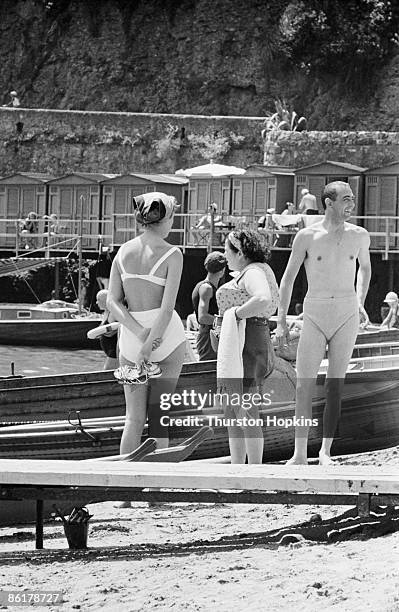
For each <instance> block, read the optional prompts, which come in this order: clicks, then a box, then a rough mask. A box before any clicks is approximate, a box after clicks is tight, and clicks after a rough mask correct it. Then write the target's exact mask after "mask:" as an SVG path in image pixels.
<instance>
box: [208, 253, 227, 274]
mask: <svg viewBox="0 0 399 612" xmlns="http://www.w3.org/2000/svg"><path fill="white" fill-rule="evenodd" d="M226 264H227V261H226V258H225V256H224V255H223V253H220V252H219V251H214V252H213V253H209V255H208V256H207V257H206V259H205V261H204V267H205V270H206V271H207V272H210V273H211V274H214V273H215V272H220V271H221V270H224V269H225V267H226Z"/></svg>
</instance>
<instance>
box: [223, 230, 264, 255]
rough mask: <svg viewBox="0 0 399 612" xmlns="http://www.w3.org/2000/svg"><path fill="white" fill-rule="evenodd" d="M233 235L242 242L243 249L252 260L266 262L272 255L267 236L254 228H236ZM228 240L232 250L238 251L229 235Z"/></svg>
mask: <svg viewBox="0 0 399 612" xmlns="http://www.w3.org/2000/svg"><path fill="white" fill-rule="evenodd" d="M232 233H233V236H234V238H235V239H236V240H238V241H239V243H240V248H241V251H242V253H243V255H244V257H246V258H247V259H249V260H250V261H251V262H260V263H264V262H265V261H267V260H268V259H269V257H270V249H269V247H268V246H267V244H266V240H265V237H264V236H263V234H260V233H259V232H255V231H254V230H247V229H243V230H234V231H233V232H232ZM227 241H228V243H229V246H230V248H231V250H232V251H234V252H235V253H238V248H237V247H236V246H235V245H234V244H232V242H231V240H229V238H228V237H227Z"/></svg>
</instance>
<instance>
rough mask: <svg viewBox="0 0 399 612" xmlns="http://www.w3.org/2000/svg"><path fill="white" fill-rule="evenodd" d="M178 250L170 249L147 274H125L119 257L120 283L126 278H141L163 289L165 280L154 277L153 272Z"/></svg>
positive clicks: (160, 277)
mask: <svg viewBox="0 0 399 612" xmlns="http://www.w3.org/2000/svg"><path fill="white" fill-rule="evenodd" d="M178 250H179V249H178V247H172V248H171V249H169V250H168V251H166V253H164V254H163V255H162V257H160V258H159V259H158V261H157V262H155V264H154V265H153V266H152V268H151V270H150V272H149V274H133V273H130V272H126V270H125V268H124V267H123V264H122V258H121V256H119V259H118V261H119V265H120V268H121V271H122V272H121V279H122V282H124V281H125V280H126V279H127V278H141V279H143V280H146V281H149V282H150V283H155V284H156V285H161V286H162V287H165V285H166V278H163V277H162V276H155V272H156V271H157V270H158V268H159V266H160V265H161V264H162V263H163V262H164V261H165V259H167V258H168V257H169V255H171V254H172V253H174V252H175V251H178Z"/></svg>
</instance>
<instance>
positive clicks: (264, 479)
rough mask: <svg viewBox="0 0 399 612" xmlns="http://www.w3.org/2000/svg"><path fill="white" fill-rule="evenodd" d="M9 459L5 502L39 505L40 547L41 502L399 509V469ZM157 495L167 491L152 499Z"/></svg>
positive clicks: (39, 538) (2, 477)
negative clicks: (126, 502)
mask: <svg viewBox="0 0 399 612" xmlns="http://www.w3.org/2000/svg"><path fill="white" fill-rule="evenodd" d="M171 468H172V466H171V464H170V463H145V462H139V463H135V462H133V463H124V462H107V461H102V462H96V461H87V462H80V461H44V460H43V461H39V460H33V461H29V460H17V459H4V460H3V461H2V470H1V473H0V498H1V499H3V500H9V499H14V500H15V499H20V500H24V499H36V500H37V520H36V547H37V548H42V546H43V519H42V515H41V508H42V504H43V500H48V499H53V500H54V499H57V500H60V502H61V501H63V500H64V501H66V502H73V501H75V500H76V501H78V500H80V501H81V500H82V497H83V498H84V499H86V500H87V501H86V503H89V502H98V501H108V500H123V499H125V500H131V501H164V502H170V503H177V502H224V503H232V502H233V503H267V504H270V503H291V504H325V505H356V504H357V506H358V511H359V515H363V516H365V515H367V514H368V513H369V512H370V509H371V508H372V507H373V506H374V505H377V504H378V505H399V466H387V467H383V468H374V467H370V466H364V467H362V466H338V465H334V466H329V467H321V466H315V465H311V466H286V465H253V466H252V465H251V466H248V465H224V464H215V463H206V462H198V463H197V462H187V463H181V464H178V463H176V464H173V469H171ZM149 487H159V488H161V489H166V490H161V491H148V490H145V489H148V488H149Z"/></svg>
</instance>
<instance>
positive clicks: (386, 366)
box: [0, 356, 399, 461]
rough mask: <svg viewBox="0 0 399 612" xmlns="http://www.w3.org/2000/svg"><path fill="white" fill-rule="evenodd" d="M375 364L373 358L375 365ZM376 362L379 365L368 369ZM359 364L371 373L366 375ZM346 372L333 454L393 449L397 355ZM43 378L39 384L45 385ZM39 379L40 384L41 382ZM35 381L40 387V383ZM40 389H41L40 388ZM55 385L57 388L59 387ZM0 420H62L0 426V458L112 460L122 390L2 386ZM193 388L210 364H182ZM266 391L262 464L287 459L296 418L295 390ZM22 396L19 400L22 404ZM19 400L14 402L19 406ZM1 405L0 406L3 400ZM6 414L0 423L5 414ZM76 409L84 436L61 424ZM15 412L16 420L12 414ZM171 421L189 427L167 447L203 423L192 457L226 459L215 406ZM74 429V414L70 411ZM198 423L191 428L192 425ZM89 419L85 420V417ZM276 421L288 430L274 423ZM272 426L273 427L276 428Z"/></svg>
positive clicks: (398, 405)
mask: <svg viewBox="0 0 399 612" xmlns="http://www.w3.org/2000/svg"><path fill="white" fill-rule="evenodd" d="M375 360H378V362H376V361H375ZM375 363H376V365H377V366H378V367H376V368H372V367H371V366H373V365H374V364H375ZM365 364H366V365H367V364H368V365H367V367H369V366H370V367H369V369H368V370H367V371H364V369H362V368H364V367H365ZM351 368H352V369H351V370H350V371H348V373H347V376H346V379H345V386H344V394H343V401H342V415H341V419H340V425H339V430H338V432H337V435H336V438H335V440H334V446H333V452H334V453H335V454H346V453H358V452H363V451H372V450H377V449H380V448H385V447H390V446H395V445H397V444H399V357H398V356H393V357H390V356H387V357H381V358H372V359H359V361H358V362H354V363H352V364H351ZM43 378H44V381H43ZM41 379H42V380H41ZM324 381H325V375H324V374H323V373H321V374H320V375H319V376H318V379H317V385H316V387H315V394H314V399H313V418H314V419H316V420H317V423H318V424H317V426H314V427H311V429H310V435H309V453H310V456H312V455H313V456H316V455H317V452H318V450H319V448H320V441H321V438H322V414H323V409H324V403H325V391H324ZM11 382H14V383H15V386H16V387H18V391H19V393H17V391H16V389H14V402H13V403H8V404H7V403H6V401H5V400H6V398H7V396H8V401H9V402H10V395H12V392H11V391H10V390H9V391H7V390H5V389H4V385H6V386H7V384H8V385H10V383H11ZM40 383H41V384H40ZM43 383H44V384H43ZM57 383H58V384H57ZM0 385H1V386H3V389H2V390H1V391H0V401H1V403H2V409H1V410H2V417H1V420H2V422H3V424H4V423H6V422H9V423H10V422H14V423H16V422H19V423H21V422H23V421H28V420H29V417H30V418H31V420H33V419H32V416H31V415H32V413H33V414H35V417H36V418H35V420H36V421H39V420H40V421H53V420H57V419H58V420H59V421H60V420H62V419H64V422H59V423H58V424H57V423H55V424H52V425H50V426H45V425H38V424H36V425H32V426H31V427H30V428H29V427H28V428H27V427H23V428H22V429H20V430H19V432H18V430H17V429H15V428H14V429H13V430H8V429H7V428H6V427H4V428H3V430H2V429H1V428H0V457H2V458H5V457H18V458H23V457H32V458H43V459H44V458H46V459H87V458H90V457H101V456H105V455H112V454H117V453H118V451H119V443H120V437H121V433H122V429H123V415H124V411H125V402H124V395H123V388H122V386H121V385H118V384H117V383H116V382H115V381H114V380H113V377H112V373H111V372H95V373H87V374H80V375H66V376H64V377H57V376H53V377H51V376H50V377H38V378H36V379H34V378H31V379H20V380H16V381H9V380H6V381H1V383H0ZM193 389H195V390H196V392H197V393H209V392H211V393H214V392H215V390H216V377H215V370H214V362H202V363H200V364H187V365H186V366H185V367H184V368H183V372H182V376H181V377H180V379H179V383H178V387H177V389H176V392H177V393H182V392H183V391H187V392H188V393H190V392H191V390H193ZM267 391H268V392H270V394H271V395H270V397H271V398H272V401H271V404H270V405H269V406H267V407H264V408H262V409H261V418H262V419H263V434H264V438H265V451H264V461H275V460H283V459H287V458H288V457H290V455H291V454H292V449H293V443H294V427H292V426H289V423H290V419H291V420H292V419H293V417H294V412H295V402H294V395H295V388H294V384H293V383H292V381H291V382H290V381H288V379H287V378H286V376H285V375H284V373H282V372H281V371H275V372H274V373H273V375H272V376H271V377H270V378H269V379H268V385H267ZM23 396H25V402H24V404H22V402H21V399H22V397H23ZM18 398H19V400H18ZM2 400H4V401H2ZM4 407H6V409H7V410H8V415H7V417H5V408H4ZM71 409H72V410H73V411H74V410H76V409H78V410H80V416H81V418H82V419H83V422H84V431H82V430H81V429H80V428H79V427H76V426H73V425H70V424H68V423H65V419H66V418H67V416H68V411H69V410H71ZM17 413H18V418H16V414H17ZM167 414H168V416H173V417H183V418H184V417H186V418H188V417H191V421H190V420H187V422H186V423H187V426H183V427H182V426H179V425H175V424H172V425H171V426H170V428H169V432H170V439H171V443H172V444H178V443H179V442H180V441H181V440H182V439H183V438H187V437H189V436H191V435H192V434H193V433H195V431H196V430H197V429H198V427H199V426H201V425H211V426H212V427H213V429H214V432H215V436H214V437H213V438H212V439H210V440H207V441H205V442H204V443H203V444H202V445H201V446H200V447H199V448H198V449H197V450H196V451H195V455H194V458H198V459H205V458H210V457H221V456H225V455H228V454H229V447H228V439H227V430H226V427H225V423H223V422H222V421H217V420H216V416H218V418H220V417H221V415H220V414H218V412H217V411H216V409H215V408H214V407H213V406H209V407H207V408H204V409H203V410H196V409H195V408H192V407H189V408H187V409H184V410H182V409H175V410H173V411H170V412H168V413H167ZM72 417H73V422H74V423H75V424H76V423H77V419H76V414H75V413H74V412H73V413H72ZM195 417H196V418H197V421H196V422H195V421H194V420H193V419H194V418H195ZM90 418H91V419H94V420H92V421H91V422H90V421H87V420H86V419H90ZM279 419H281V420H287V421H285V422H286V423H287V424H288V425H287V426H284V424H283V425H281V424H279ZM275 422H276V423H277V424H276V425H275V424H274V423H275Z"/></svg>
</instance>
